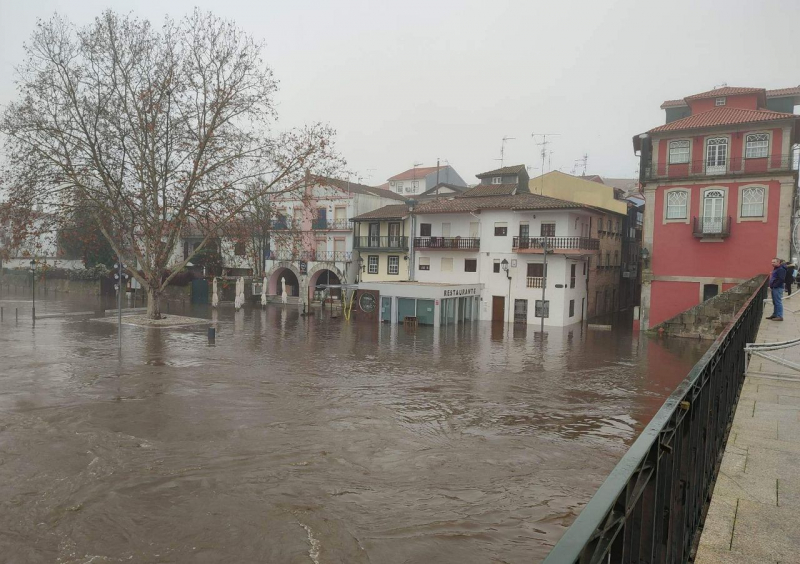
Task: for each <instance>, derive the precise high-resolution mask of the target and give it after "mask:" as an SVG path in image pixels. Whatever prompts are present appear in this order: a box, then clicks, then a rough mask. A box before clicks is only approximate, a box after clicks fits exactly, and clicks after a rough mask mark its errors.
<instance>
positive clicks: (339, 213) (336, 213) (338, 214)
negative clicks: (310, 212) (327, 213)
mask: <svg viewBox="0 0 800 564" xmlns="http://www.w3.org/2000/svg"><path fill="white" fill-rule="evenodd" d="M333 219H335V220H336V221H338V222H344V221H345V220H346V219H347V208H346V207H345V206H336V208H335V209H334V210H333ZM344 225H345V227H346V226H347V225H346V224H344Z"/></svg>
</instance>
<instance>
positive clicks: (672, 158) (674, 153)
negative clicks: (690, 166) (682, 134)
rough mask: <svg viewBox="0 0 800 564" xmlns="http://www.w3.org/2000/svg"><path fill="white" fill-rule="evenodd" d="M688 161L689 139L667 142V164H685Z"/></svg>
mask: <svg viewBox="0 0 800 564" xmlns="http://www.w3.org/2000/svg"><path fill="white" fill-rule="evenodd" d="M688 162H689V141H688V140H686V139H684V140H680V141H670V142H669V164H685V163H688Z"/></svg>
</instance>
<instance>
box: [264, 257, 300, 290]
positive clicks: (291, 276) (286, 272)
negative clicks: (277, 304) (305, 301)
mask: <svg viewBox="0 0 800 564" xmlns="http://www.w3.org/2000/svg"><path fill="white" fill-rule="evenodd" d="M284 277H285V278H286V280H287V287H291V288H292V290H291V291H290V292H287V293H288V294H289V295H290V296H297V297H299V296H302V295H303V292H304V289H305V276H303V275H302V274H300V271H299V270H298V269H297V268H296V267H295V266H294V265H292V264H289V263H281V264H276V265H275V266H273V267H272V268H271V269H270V270H269V272H268V273H267V294H268V295H271V296H279V295H280V294H281V284H280V280H281V278H284ZM293 283H294V284H293Z"/></svg>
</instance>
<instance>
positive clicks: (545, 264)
mask: <svg viewBox="0 0 800 564" xmlns="http://www.w3.org/2000/svg"><path fill="white" fill-rule="evenodd" d="M542 247H543V249H544V272H543V273H542V274H543V275H544V278H543V279H542V311H541V313H542V317H541V319H542V344H544V308H545V303H547V302H545V296H546V295H547V294H546V291H547V237H544V240H543V241H542ZM547 309H548V314H549V309H550V308H547Z"/></svg>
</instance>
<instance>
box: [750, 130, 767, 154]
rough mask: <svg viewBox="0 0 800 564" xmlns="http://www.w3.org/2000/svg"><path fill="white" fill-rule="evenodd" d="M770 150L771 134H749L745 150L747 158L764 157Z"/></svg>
mask: <svg viewBox="0 0 800 564" xmlns="http://www.w3.org/2000/svg"><path fill="white" fill-rule="evenodd" d="M768 150H769V134H768V133H753V134H751V135H748V136H747V146H746V148H745V151H744V156H745V158H746V159H762V158H764V157H766V156H767V151H768Z"/></svg>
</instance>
